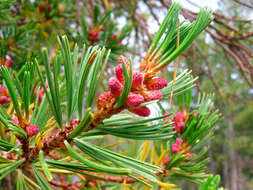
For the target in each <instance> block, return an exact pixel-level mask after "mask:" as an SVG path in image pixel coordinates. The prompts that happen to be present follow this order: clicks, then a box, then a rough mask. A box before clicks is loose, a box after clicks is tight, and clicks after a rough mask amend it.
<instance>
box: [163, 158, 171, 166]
mask: <svg viewBox="0 0 253 190" xmlns="http://www.w3.org/2000/svg"><path fill="white" fill-rule="evenodd" d="M169 161H170V157H166V158H165V159H164V161H163V165H167V164H168V163H169Z"/></svg>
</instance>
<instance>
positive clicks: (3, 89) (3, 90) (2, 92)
mask: <svg viewBox="0 0 253 190" xmlns="http://www.w3.org/2000/svg"><path fill="white" fill-rule="evenodd" d="M0 95H2V96H9V92H8V89H7V88H6V87H5V86H1V88H0Z"/></svg>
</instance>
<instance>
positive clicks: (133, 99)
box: [126, 93, 144, 107]
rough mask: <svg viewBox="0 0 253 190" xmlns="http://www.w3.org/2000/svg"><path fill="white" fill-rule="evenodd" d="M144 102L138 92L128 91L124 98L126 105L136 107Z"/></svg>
mask: <svg viewBox="0 0 253 190" xmlns="http://www.w3.org/2000/svg"><path fill="white" fill-rule="evenodd" d="M143 102H144V98H143V96H142V95H140V94H135V93H130V94H129V95H128V96H127V99H126V105H127V106H128V107H137V106H139V105H140V104H141V103H143Z"/></svg>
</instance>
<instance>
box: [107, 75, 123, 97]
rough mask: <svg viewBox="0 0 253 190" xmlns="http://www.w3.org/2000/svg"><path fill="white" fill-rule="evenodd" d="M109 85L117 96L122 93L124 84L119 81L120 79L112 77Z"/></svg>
mask: <svg viewBox="0 0 253 190" xmlns="http://www.w3.org/2000/svg"><path fill="white" fill-rule="evenodd" d="M108 86H109V89H110V91H111V93H112V94H113V95H114V96H115V97H119V96H120V95H121V93H122V90H123V87H122V84H121V83H120V82H119V81H118V79H116V78H112V79H110V80H109V85H108Z"/></svg>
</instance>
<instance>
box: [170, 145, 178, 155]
mask: <svg viewBox="0 0 253 190" xmlns="http://www.w3.org/2000/svg"><path fill="white" fill-rule="evenodd" d="M171 150H172V152H173V153H174V154H177V153H178V152H180V150H179V148H178V147H177V145H176V144H172V146H171Z"/></svg>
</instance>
